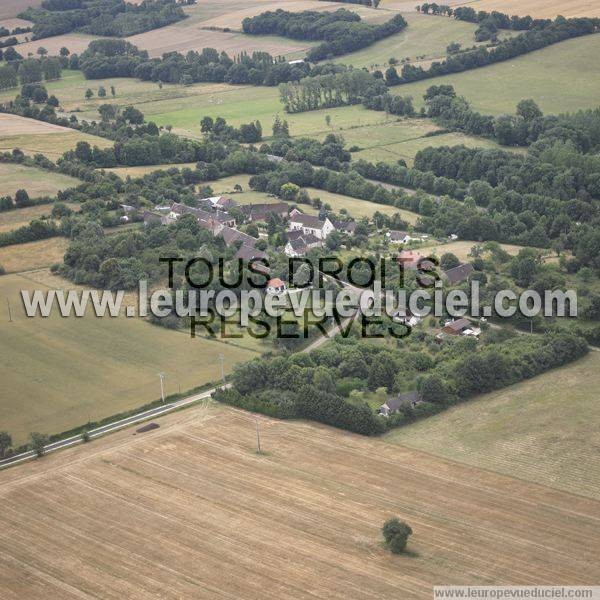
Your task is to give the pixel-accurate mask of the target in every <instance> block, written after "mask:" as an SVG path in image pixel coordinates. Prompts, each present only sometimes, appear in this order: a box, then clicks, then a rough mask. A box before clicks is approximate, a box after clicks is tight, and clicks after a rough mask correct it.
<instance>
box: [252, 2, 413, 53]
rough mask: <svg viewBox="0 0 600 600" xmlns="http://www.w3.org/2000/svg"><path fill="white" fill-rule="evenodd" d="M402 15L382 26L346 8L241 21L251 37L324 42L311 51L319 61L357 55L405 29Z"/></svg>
mask: <svg viewBox="0 0 600 600" xmlns="http://www.w3.org/2000/svg"><path fill="white" fill-rule="evenodd" d="M406 25H407V24H406V21H405V20H404V17H402V15H399V14H398V15H396V16H394V17H392V18H391V19H390V20H389V21H387V22H385V23H382V24H381V25H373V24H370V23H365V22H363V21H362V19H361V18H360V16H359V15H358V14H356V13H353V12H351V11H349V10H346V9H345V8H340V9H339V10H336V11H333V12H325V11H324V12H319V11H311V10H306V11H303V12H298V13H294V12H289V11H285V10H283V9H277V10H276V11H266V12H264V13H261V14H259V15H256V16H254V17H246V18H245V19H244V20H243V21H242V29H243V31H244V33H247V34H250V35H281V36H284V37H290V38H292V39H298V40H323V43H321V44H319V45H318V46H316V47H314V48H311V49H310V50H309V52H308V54H307V60H309V61H311V62H317V61H320V60H324V59H328V58H332V57H334V56H340V55H342V54H348V53H349V52H354V51H355V50H359V49H360V48H365V47H366V46H370V45H371V44H373V43H375V42H376V41H378V40H381V39H383V38H385V37H388V36H390V35H394V34H395V33H399V32H400V31H402V30H403V29H404V28H405V27H406Z"/></svg>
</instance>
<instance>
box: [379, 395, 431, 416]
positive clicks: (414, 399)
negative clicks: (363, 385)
mask: <svg viewBox="0 0 600 600" xmlns="http://www.w3.org/2000/svg"><path fill="white" fill-rule="evenodd" d="M418 402H421V394H419V392H417V391H416V390H412V391H410V392H403V393H401V394H398V396H397V397H396V398H389V399H388V400H386V402H385V405H386V406H387V407H388V409H389V411H390V412H396V411H397V410H398V409H399V408H400V407H401V406H403V405H406V404H416V403H418ZM383 406H384V405H383V404H382V405H381V407H380V410H381V408H383Z"/></svg>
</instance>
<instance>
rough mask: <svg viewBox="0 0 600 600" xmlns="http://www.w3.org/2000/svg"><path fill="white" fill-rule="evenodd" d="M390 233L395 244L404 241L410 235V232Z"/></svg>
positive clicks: (392, 231) (393, 231)
mask: <svg viewBox="0 0 600 600" xmlns="http://www.w3.org/2000/svg"><path fill="white" fill-rule="evenodd" d="M389 233H390V240H393V241H395V242H398V241H400V240H403V239H404V238H405V237H406V236H407V235H408V231H395V230H393V229H392V230H391V231H390V232H389Z"/></svg>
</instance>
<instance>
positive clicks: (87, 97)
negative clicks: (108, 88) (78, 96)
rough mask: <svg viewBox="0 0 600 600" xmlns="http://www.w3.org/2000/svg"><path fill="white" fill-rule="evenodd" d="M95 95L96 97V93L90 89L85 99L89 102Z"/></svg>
mask: <svg viewBox="0 0 600 600" xmlns="http://www.w3.org/2000/svg"><path fill="white" fill-rule="evenodd" d="M93 95H94V92H92V90H90V89H89V88H88V89H87V90H86V91H85V99H86V100H89V99H90V98H91V97H92V96H93Z"/></svg>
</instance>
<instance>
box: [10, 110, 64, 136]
mask: <svg viewBox="0 0 600 600" xmlns="http://www.w3.org/2000/svg"><path fill="white" fill-rule="evenodd" d="M65 131H67V132H68V131H72V130H71V129H69V128H68V127H61V126H60V125H53V124H52V123H46V122H45V121H37V120H36V119H26V118H25V117H19V116H18V115H9V114H6V113H0V136H2V137H5V136H15V135H33V134H42V133H64V132H65Z"/></svg>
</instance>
